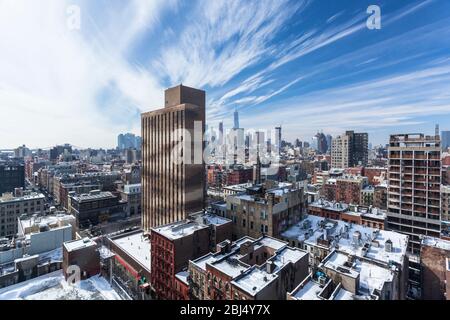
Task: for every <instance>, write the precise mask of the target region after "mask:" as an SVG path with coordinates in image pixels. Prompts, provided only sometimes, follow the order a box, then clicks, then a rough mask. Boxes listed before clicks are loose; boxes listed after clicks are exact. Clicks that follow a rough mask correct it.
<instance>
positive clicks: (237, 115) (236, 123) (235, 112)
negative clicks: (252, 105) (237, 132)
mask: <svg viewBox="0 0 450 320" xmlns="http://www.w3.org/2000/svg"><path fill="white" fill-rule="evenodd" d="M238 128H239V113H238V111H237V110H236V111H234V126H233V129H238Z"/></svg>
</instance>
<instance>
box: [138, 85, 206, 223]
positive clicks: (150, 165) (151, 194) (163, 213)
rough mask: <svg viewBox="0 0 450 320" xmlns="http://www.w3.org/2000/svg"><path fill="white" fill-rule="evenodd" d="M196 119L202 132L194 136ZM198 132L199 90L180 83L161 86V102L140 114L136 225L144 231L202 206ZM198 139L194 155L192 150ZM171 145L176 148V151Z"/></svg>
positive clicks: (202, 109) (202, 119) (202, 118)
mask: <svg viewBox="0 0 450 320" xmlns="http://www.w3.org/2000/svg"><path fill="white" fill-rule="evenodd" d="M200 122H201V123H200ZM199 124H200V125H201V134H202V137H197V138H195V137H194V128H198V125H199ZM204 131H205V92H204V91H202V90H198V89H194V88H189V87H186V86H183V85H179V86H176V87H174V88H170V89H167V90H166V91H165V107H164V108H162V109H159V110H155V111H151V112H147V113H143V114H142V165H143V172H142V197H143V198H142V208H143V210H142V212H143V215H142V227H143V229H144V230H145V231H146V232H149V231H150V228H152V227H156V226H160V225H164V224H168V223H172V222H175V221H181V220H183V219H185V218H186V217H187V216H188V215H189V214H190V213H193V212H197V211H200V210H202V209H203V207H204V192H205V190H204V187H205V182H204V180H205V166H204V161H203V150H204V142H203V133H204ZM188 134H189V135H190V138H191V139H188V137H187V135H188ZM199 144H200V150H202V154H201V155H200V157H201V158H200V160H199V159H198V156H199V155H198V154H197V153H196V152H195V150H194V149H198V147H199ZM175 148H179V149H178V150H179V154H178V156H177V154H176V153H174V149H175ZM189 151H190V152H189ZM179 157H181V158H182V159H178V158H179ZM199 162H200V163H199Z"/></svg>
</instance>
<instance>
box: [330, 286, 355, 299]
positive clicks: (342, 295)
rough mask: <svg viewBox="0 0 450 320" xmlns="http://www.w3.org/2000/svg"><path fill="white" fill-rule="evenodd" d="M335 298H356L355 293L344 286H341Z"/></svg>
mask: <svg viewBox="0 0 450 320" xmlns="http://www.w3.org/2000/svg"><path fill="white" fill-rule="evenodd" d="M333 300H354V298H353V294H352V293H351V292H350V291H347V290H345V289H344V288H339V289H338V291H337V292H336V295H335V296H334V299H333Z"/></svg>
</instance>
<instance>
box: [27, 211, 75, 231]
mask: <svg viewBox="0 0 450 320" xmlns="http://www.w3.org/2000/svg"><path fill="white" fill-rule="evenodd" d="M19 221H20V224H21V225H22V228H24V229H25V228H30V227H32V226H34V225H36V224H46V225H57V224H58V223H59V222H64V221H68V222H69V221H75V217H74V216H73V215H71V214H63V213H58V214H54V215H48V216H38V217H30V218H26V219H21V220H19Z"/></svg>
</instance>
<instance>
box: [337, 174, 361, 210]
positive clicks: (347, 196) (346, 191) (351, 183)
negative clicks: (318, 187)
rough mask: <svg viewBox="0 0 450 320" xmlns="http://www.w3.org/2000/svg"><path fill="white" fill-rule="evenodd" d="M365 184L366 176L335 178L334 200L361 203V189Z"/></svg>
mask: <svg viewBox="0 0 450 320" xmlns="http://www.w3.org/2000/svg"><path fill="white" fill-rule="evenodd" d="M366 185H367V178H366V177H350V176H349V177H343V178H338V179H336V199H334V200H336V201H338V202H345V203H348V204H360V203H361V190H362V189H363V188H364V187H365V186H366Z"/></svg>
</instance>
